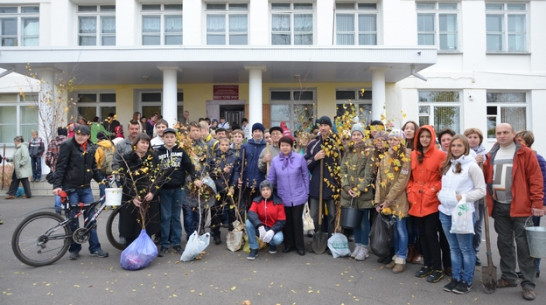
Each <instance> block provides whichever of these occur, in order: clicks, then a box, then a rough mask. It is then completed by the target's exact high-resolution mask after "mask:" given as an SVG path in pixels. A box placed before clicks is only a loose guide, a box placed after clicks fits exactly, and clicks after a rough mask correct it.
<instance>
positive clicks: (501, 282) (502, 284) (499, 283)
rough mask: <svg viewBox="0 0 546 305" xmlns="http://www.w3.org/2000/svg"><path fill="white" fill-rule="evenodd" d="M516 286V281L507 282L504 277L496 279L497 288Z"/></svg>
mask: <svg viewBox="0 0 546 305" xmlns="http://www.w3.org/2000/svg"><path fill="white" fill-rule="evenodd" d="M516 286H518V283H516V282H509V281H508V280H506V279H505V278H502V277H501V279H500V280H498V281H497V288H508V287H516Z"/></svg>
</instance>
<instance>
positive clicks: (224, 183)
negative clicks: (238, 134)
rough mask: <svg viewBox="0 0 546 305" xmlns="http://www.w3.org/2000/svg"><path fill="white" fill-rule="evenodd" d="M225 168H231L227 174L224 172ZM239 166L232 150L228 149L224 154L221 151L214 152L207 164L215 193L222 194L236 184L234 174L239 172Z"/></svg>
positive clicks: (238, 161)
mask: <svg viewBox="0 0 546 305" xmlns="http://www.w3.org/2000/svg"><path fill="white" fill-rule="evenodd" d="M226 166H230V167H231V169H230V171H229V173H226V172H224V168H225V167H226ZM240 166H241V164H240V160H239V158H237V157H236V156H235V152H234V151H233V150H231V149H230V150H228V151H227V152H226V153H223V152H222V151H221V150H217V151H216V154H215V155H214V156H213V157H212V158H211V159H210V163H209V168H210V177H211V178H212V180H214V184H215V185H216V192H218V193H219V194H223V193H224V191H226V190H227V188H229V187H230V186H234V185H236V184H237V180H236V179H235V177H236V173H238V172H239V171H240V170H241V169H240Z"/></svg>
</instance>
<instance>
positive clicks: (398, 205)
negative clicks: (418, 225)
mask: <svg viewBox="0 0 546 305" xmlns="http://www.w3.org/2000/svg"><path fill="white" fill-rule="evenodd" d="M399 149H405V147H404V145H400V146H399ZM394 153H396V152H395V151H393V149H392V148H391V149H389V150H388V152H387V153H386V155H385V157H384V158H383V159H381V161H380V164H379V168H378V170H377V180H376V187H375V204H381V203H383V202H386V204H387V207H389V208H390V209H391V213H392V215H394V216H397V217H398V218H403V217H407V216H408V209H409V207H408V200H407V196H406V187H407V185H408V181H409V179H410V177H411V164H410V160H409V158H408V155H409V149H408V150H405V153H406V156H405V160H404V158H401V160H400V164H397V163H396V162H395V161H394V158H393V154H394ZM384 211H386V210H384Z"/></svg>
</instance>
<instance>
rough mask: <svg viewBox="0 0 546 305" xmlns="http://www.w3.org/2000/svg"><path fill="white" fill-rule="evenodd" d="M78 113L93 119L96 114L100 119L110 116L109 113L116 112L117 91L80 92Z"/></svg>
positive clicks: (89, 119)
mask: <svg viewBox="0 0 546 305" xmlns="http://www.w3.org/2000/svg"><path fill="white" fill-rule="evenodd" d="M77 107H78V115H81V116H83V117H84V118H85V119H86V120H88V121H92V120H93V118H95V117H96V116H98V117H99V119H100V120H104V119H106V118H107V117H108V114H109V113H116V94H115V93H78V103H77Z"/></svg>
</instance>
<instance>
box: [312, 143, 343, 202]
mask: <svg viewBox="0 0 546 305" xmlns="http://www.w3.org/2000/svg"><path fill="white" fill-rule="evenodd" d="M323 146H325V147H328V150H329V155H327V156H326V157H325V158H324V159H323V160H324V168H323V174H324V177H323V178H324V179H326V180H328V182H329V185H328V183H326V182H324V180H323V181H322V183H323V187H322V189H323V190H322V199H323V200H330V199H332V198H333V196H334V195H338V191H339V187H340V185H341V184H340V183H341V182H340V181H339V180H338V178H337V177H335V176H334V173H333V171H332V170H333V169H334V168H336V167H337V166H340V161H341V155H342V154H343V149H342V146H341V144H340V142H339V139H338V138H337V136H336V135H335V134H333V133H331V134H330V136H329V137H328V138H327V139H326V140H323V139H322V136H321V135H320V134H319V135H318V136H317V138H316V139H314V140H312V141H311V142H310V143H309V145H308V146H307V151H306V152H305V160H307V168H308V169H309V171H310V172H311V182H310V184H309V196H311V198H314V199H318V198H319V188H320V183H321V181H320V163H321V162H320V160H315V159H314V157H315V155H316V154H317V153H318V152H319V151H321V150H322V147H323Z"/></svg>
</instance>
